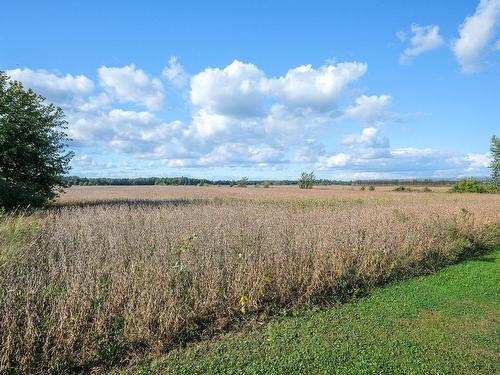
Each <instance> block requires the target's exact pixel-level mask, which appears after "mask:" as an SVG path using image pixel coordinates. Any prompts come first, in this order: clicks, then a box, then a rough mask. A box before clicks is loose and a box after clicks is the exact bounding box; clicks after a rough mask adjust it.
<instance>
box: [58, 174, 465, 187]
mask: <svg viewBox="0 0 500 375" xmlns="http://www.w3.org/2000/svg"><path fill="white" fill-rule="evenodd" d="M242 180H243V179H241V180H209V179H204V178H191V177H184V176H182V177H138V178H110V177H97V178H89V177H78V176H67V177H64V182H65V183H66V185H68V186H72V185H77V186H78V185H79V186H104V185H116V186H129V185H173V186H182V185H189V186H197V185H224V186H225V185H227V186H241V185H242V182H241V181H242ZM244 181H245V185H261V184H263V183H267V184H269V185H297V184H299V183H300V180H248V179H246V178H244ZM455 182H457V180H451V179H450V180H434V179H412V180H401V179H397V180H389V179H387V180H356V181H340V180H329V179H314V185H316V186H318V185H407V186H448V185H452V184H454V183H455Z"/></svg>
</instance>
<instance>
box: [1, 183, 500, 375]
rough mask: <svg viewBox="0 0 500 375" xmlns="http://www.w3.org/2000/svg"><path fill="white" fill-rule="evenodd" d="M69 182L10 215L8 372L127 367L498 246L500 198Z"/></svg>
mask: <svg viewBox="0 0 500 375" xmlns="http://www.w3.org/2000/svg"><path fill="white" fill-rule="evenodd" d="M393 188H394V187H376V189H375V191H368V189H367V190H365V191H360V187H359V186H328V187H321V186H316V187H314V189H311V190H301V189H299V188H298V187H296V186H272V187H270V188H255V187H248V188H238V187H233V188H230V187H217V186H208V187H168V186H143V187H72V188H70V189H68V190H67V191H66V193H65V194H63V195H62V196H61V197H60V198H59V199H58V201H57V202H56V203H55V204H54V205H53V206H52V207H50V208H48V209H45V210H43V211H38V212H36V213H33V214H31V215H28V214H25V215H17V216H12V215H4V216H3V217H2V218H1V225H0V240H1V242H0V314H1V316H2V319H1V320H0V343H1V345H0V347H1V349H0V372H1V371H2V370H7V369H9V368H14V367H17V368H19V369H20V370H21V371H22V372H51V371H52V372H54V371H65V370H67V369H70V370H72V371H76V370H78V369H80V370H82V371H84V370H86V369H89V368H92V367H93V366H96V365H99V366H106V364H115V363H117V362H118V363H128V362H130V361H134V358H136V357H137V356H138V355H139V353H140V354H141V355H144V354H145V353H146V354H148V353H162V352H165V351H167V350H169V349H170V348H172V347H175V346H177V345H179V344H180V343H184V342H186V341H189V340H192V339H194V338H196V337H200V335H210V334H212V333H213V332H218V331H220V330H223V329H225V328H226V327H228V326H230V325H232V324H235V323H238V322H241V321H244V320H245V319H247V318H248V317H259V319H264V318H265V316H267V315H272V314H274V313H276V312H277V311H279V310H280V309H289V308H295V307H301V306H305V305H309V304H321V303H334V302H339V301H344V300H346V299H349V298H351V297H353V296H356V295H359V294H362V293H364V291H365V290H367V289H368V288H370V287H373V286H376V285H380V284H382V283H384V282H386V281H387V280H390V279H393V278H395V277H407V276H411V275H416V274H422V273H427V272H431V271H433V270H435V269H437V268H440V267H442V266H444V265H447V264H450V263H452V262H455V261H456V260H458V259H461V258H463V257H465V256H467V255H470V254H473V253H475V252H479V251H481V250H483V249H485V248H490V247H492V246H495V245H498V244H499V243H500V195H498V194H450V193H447V192H446V190H447V189H446V188H433V191H432V192H420V191H418V192H395V191H392V190H393Z"/></svg>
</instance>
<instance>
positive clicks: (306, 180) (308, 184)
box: [299, 172, 316, 189]
mask: <svg viewBox="0 0 500 375" xmlns="http://www.w3.org/2000/svg"><path fill="white" fill-rule="evenodd" d="M315 179H316V176H314V172H310V173H307V172H302V174H301V175H300V179H299V188H301V189H312V188H313V185H314V180H315Z"/></svg>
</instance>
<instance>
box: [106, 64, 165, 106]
mask: <svg viewBox="0 0 500 375" xmlns="http://www.w3.org/2000/svg"><path fill="white" fill-rule="evenodd" d="M97 73H98V75H99V82H100V84H101V86H102V87H103V88H104V90H105V91H106V93H107V94H108V95H110V96H111V97H112V98H113V99H116V100H118V101H120V102H131V103H135V104H138V105H141V106H144V107H146V108H147V109H149V110H151V111H158V110H161V109H162V108H163V106H164V102H165V91H164V89H163V85H162V83H161V81H160V80H159V79H158V78H152V77H150V76H149V75H147V74H146V73H145V72H144V71H143V70H141V69H138V68H136V67H135V65H134V64H131V65H126V66H124V67H121V68H109V67H106V66H102V67H100V68H99V69H98V70H97Z"/></svg>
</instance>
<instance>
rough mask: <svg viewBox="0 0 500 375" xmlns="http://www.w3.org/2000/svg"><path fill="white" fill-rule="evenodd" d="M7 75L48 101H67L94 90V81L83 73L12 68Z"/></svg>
mask: <svg viewBox="0 0 500 375" xmlns="http://www.w3.org/2000/svg"><path fill="white" fill-rule="evenodd" d="M6 73H7V75H8V76H9V77H11V78H12V79H14V80H16V81H20V82H22V83H23V85H24V86H26V87H28V88H31V89H33V90H34V91H36V92H38V93H41V94H42V95H44V96H45V97H46V98H47V99H49V100H50V101H55V102H58V103H61V102H67V101H69V100H72V99H73V98H74V97H82V96H86V95H89V94H91V93H92V92H93V91H94V88H95V87H94V82H92V80H90V79H89V78H87V77H86V76H84V75H81V74H80V75H75V76H73V75H71V74H66V75H62V74H56V73H51V72H47V71H45V70H31V69H28V68H24V69H12V70H7V71H6Z"/></svg>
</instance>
